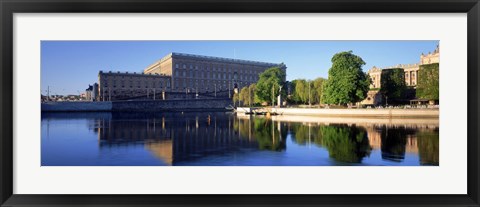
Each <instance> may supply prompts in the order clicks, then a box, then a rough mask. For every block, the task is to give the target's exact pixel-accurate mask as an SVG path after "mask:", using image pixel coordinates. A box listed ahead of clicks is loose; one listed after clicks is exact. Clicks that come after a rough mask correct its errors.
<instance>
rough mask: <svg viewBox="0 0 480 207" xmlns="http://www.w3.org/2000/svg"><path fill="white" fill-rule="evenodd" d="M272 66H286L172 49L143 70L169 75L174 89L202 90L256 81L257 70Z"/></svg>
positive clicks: (232, 86) (178, 90) (262, 70)
mask: <svg viewBox="0 0 480 207" xmlns="http://www.w3.org/2000/svg"><path fill="white" fill-rule="evenodd" d="M271 67H279V68H281V69H282V70H284V71H286V69H287V67H286V66H285V64H283V63H267V62H258V61H250V60H239V59H231V58H220V57H210V56H202V55H191V54H183V53H171V54H169V55H167V56H165V57H163V58H162V59H160V60H158V61H157V62H155V63H153V64H152V65H150V66H149V67H147V68H146V69H145V70H144V73H145V74H162V75H166V76H171V78H172V80H171V82H172V91H174V92H183V91H185V90H188V89H191V90H192V91H198V92H199V93H204V92H213V91H215V90H216V91H227V90H232V89H233V88H242V87H244V86H248V85H250V84H252V83H256V82H257V81H258V79H259V74H260V73H263V72H264V71H265V70H267V69H268V68H271ZM285 79H286V77H284V81H285Z"/></svg>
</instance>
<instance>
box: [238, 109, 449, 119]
mask: <svg viewBox="0 0 480 207" xmlns="http://www.w3.org/2000/svg"><path fill="white" fill-rule="evenodd" d="M237 112H238V113H243V114H250V113H256V112H260V113H270V114H277V115H302V116H336V117H436V118H438V116H439V109H395V108H393V109H389V108H384V109H325V108H318V109H314V108H264V107H238V108H237Z"/></svg>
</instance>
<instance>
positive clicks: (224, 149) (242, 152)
mask: <svg viewBox="0 0 480 207" xmlns="http://www.w3.org/2000/svg"><path fill="white" fill-rule="evenodd" d="M209 117H210V118H209ZM41 124H42V137H41V139H42V143H41V147H42V150H41V154H42V155H41V156H42V157H41V159H42V165H43V166H163V165H175V166H336V165H388V166H396V165H407V166H417V165H439V129H438V119H354V118H321V117H298V116H296V117H295V116H291V117H290V116H276V117H271V118H266V117H264V116H256V117H250V116H236V115H234V114H230V113H223V112H222V113H220V112H218V113H216V112H208V113H207V112H201V113H198V112H189V113H183V114H182V113H155V114H153V113H42V121H41Z"/></svg>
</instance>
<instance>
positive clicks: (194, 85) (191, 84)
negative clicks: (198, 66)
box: [175, 80, 252, 89]
mask: <svg viewBox="0 0 480 207" xmlns="http://www.w3.org/2000/svg"><path fill="white" fill-rule="evenodd" d="M250 84H252V82H239V83H238V84H237V85H240V86H245V85H250ZM175 86H176V88H177V89H178V87H183V88H185V87H190V88H197V87H200V88H203V87H208V86H210V87H212V88H215V87H217V89H219V88H223V89H233V88H234V87H235V86H234V84H233V83H230V82H228V83H227V82H226V81H223V83H222V82H209V81H205V80H204V81H200V83H199V82H198V81H196V82H193V81H188V82H187V81H178V80H177V81H175Z"/></svg>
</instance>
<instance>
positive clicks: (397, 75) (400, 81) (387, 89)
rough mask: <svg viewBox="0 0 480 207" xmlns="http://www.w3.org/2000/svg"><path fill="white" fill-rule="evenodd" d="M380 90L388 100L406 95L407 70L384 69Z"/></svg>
mask: <svg viewBox="0 0 480 207" xmlns="http://www.w3.org/2000/svg"><path fill="white" fill-rule="evenodd" d="M380 85H381V88H380V92H381V93H383V94H384V95H385V96H386V98H387V100H390V99H392V100H398V99H401V98H403V97H404V95H405V91H406V89H407V86H406V84H405V72H404V71H403V69H402V68H393V69H386V70H382V78H381V83H380Z"/></svg>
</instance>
